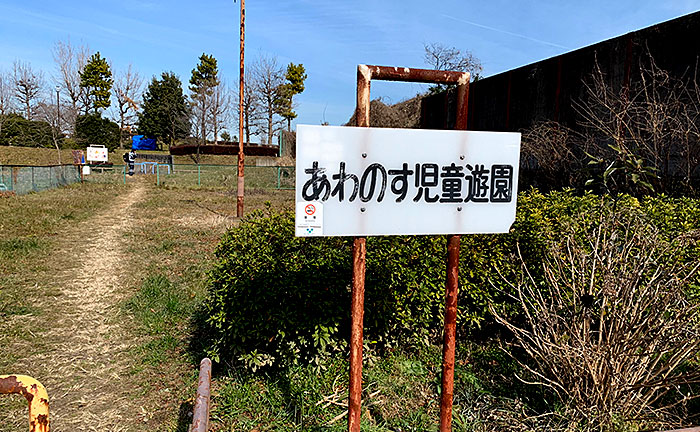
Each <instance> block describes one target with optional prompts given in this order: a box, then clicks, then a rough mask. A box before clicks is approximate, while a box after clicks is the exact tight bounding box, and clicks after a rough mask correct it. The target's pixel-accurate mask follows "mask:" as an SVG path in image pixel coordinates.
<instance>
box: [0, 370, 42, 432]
mask: <svg viewBox="0 0 700 432" xmlns="http://www.w3.org/2000/svg"><path fill="white" fill-rule="evenodd" d="M0 394H21V395H22V396H24V398H25V399H27V403H28V404H29V431H30V432H49V394H48V393H47V392H46V387H44V386H43V385H42V384H41V383H40V382H39V381H37V380H36V379H34V378H32V377H30V376H27V375H0Z"/></svg>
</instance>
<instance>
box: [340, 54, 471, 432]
mask: <svg viewBox="0 0 700 432" xmlns="http://www.w3.org/2000/svg"><path fill="white" fill-rule="evenodd" d="M372 79H378V80H384V81H406V82H422V83H435V84H456V85H457V121H456V124H455V129H459V130H466V129H467V114H468V112H467V102H468V100H469V73H467V72H453V71H438V70H429V69H411V68H401V67H389V66H369V65H358V66H357V108H356V110H355V118H356V124H357V126H358V127H369V102H370V83H371V81H372ZM459 247H460V236H459V235H451V236H448V239H447V283H446V287H445V298H446V300H445V334H444V344H443V363H442V394H441V397H440V432H447V431H451V430H452V396H453V393H454V363H455V360H454V358H455V337H456V336H455V335H456V327H457V294H458V276H459ZM365 255H366V245H365V238H364V237H356V238H355V242H354V244H353V259H352V261H353V284H352V305H351V320H352V322H351V334H350V384H349V397H348V431H350V432H360V412H361V402H362V333H363V322H364V298H365Z"/></svg>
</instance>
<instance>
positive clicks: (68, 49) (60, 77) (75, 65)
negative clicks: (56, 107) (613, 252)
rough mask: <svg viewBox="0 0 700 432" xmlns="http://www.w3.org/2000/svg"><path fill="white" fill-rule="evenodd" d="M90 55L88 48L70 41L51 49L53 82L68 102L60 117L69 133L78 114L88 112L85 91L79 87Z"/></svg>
mask: <svg viewBox="0 0 700 432" xmlns="http://www.w3.org/2000/svg"><path fill="white" fill-rule="evenodd" d="M90 54H91V52H90V48H89V47H87V46H85V45H81V46H78V47H76V46H73V45H72V44H71V42H70V40H68V41H66V42H61V41H58V42H56V44H55V45H54V47H53V59H54V62H55V63H56V69H57V74H56V77H55V81H56V83H57V84H58V85H59V86H60V87H61V90H62V92H63V94H64V96H66V97H67V98H68V100H69V101H70V105H68V108H61V117H62V118H64V119H65V121H66V122H67V123H68V124H69V127H70V129H71V131H74V130H75V120H76V118H77V116H78V114H86V113H87V111H88V110H89V100H88V94H87V89H85V88H83V87H80V74H81V72H82V71H83V68H84V67H85V64H86V63H87V61H88V59H89V58H90Z"/></svg>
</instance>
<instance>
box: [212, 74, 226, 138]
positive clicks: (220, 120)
mask: <svg viewBox="0 0 700 432" xmlns="http://www.w3.org/2000/svg"><path fill="white" fill-rule="evenodd" d="M219 75H221V74H219ZM218 82H219V83H218V84H217V85H216V87H214V89H213V91H212V94H211V98H210V101H209V104H208V111H209V112H208V118H209V123H210V127H211V131H212V133H213V134H214V144H218V143H219V131H220V130H221V129H222V128H223V126H224V124H226V123H227V122H228V114H229V106H230V104H231V100H232V98H231V91H230V90H229V88H228V86H227V85H226V83H225V82H224V81H223V79H222V78H221V76H220V77H219V79H218Z"/></svg>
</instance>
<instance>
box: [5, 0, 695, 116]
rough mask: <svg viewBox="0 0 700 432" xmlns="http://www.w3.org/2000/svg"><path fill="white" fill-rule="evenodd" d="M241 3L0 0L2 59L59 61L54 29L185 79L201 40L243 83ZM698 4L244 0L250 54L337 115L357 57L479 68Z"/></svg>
mask: <svg viewBox="0 0 700 432" xmlns="http://www.w3.org/2000/svg"><path fill="white" fill-rule="evenodd" d="M239 7H240V5H239V4H238V3H234V2H233V1H231V0H229V1H212V0H201V1H182V0H170V1H164V0H163V1H161V0H144V1H137V0H121V1H114V0H92V1H78V0H63V1H60V2H57V1H36V0H25V1H22V2H20V1H8V0H0V70H1V69H4V70H6V71H7V70H9V69H10V68H11V66H12V62H13V61H14V60H15V59H21V60H24V61H29V62H30V63H31V64H32V66H33V67H34V68H36V69H42V70H44V72H45V74H46V75H47V76H50V75H51V74H53V73H54V70H55V65H54V63H53V59H52V56H51V48H52V46H53V45H54V43H55V42H56V41H58V40H62V41H65V40H68V39H69V38H70V40H71V42H72V43H74V44H87V45H89V46H90V48H91V49H92V50H99V51H100V52H101V53H102V55H103V56H105V57H107V58H109V59H110V60H111V62H112V64H113V66H114V68H115V69H123V68H125V67H126V66H128V64H129V63H132V64H133V65H134V67H135V68H136V69H137V70H138V71H139V72H140V73H141V74H142V75H144V76H146V77H148V78H149V79H150V77H151V76H153V75H160V73H161V72H163V71H170V70H171V71H174V72H175V73H176V74H178V75H179V76H180V78H181V79H182V80H183V81H185V82H186V81H187V80H188V79H189V76H190V73H191V70H192V68H193V67H194V66H195V65H196V63H197V58H198V57H199V55H201V54H202V52H206V53H209V54H213V55H214V56H215V57H216V58H217V59H218V61H219V67H220V69H221V71H222V73H223V75H224V77H225V79H226V80H227V81H228V82H229V83H230V84H231V85H234V86H237V85H238V44H239V40H238V19H239ZM698 9H700V0H670V1H646V0H636V1H632V0H613V1H610V0H607V1H598V0H590V1H569V0H560V1H554V0H539V1H530V0H521V1H505V0H489V1H481V0H479V1H476V0H474V1H456V0H448V1H433V2H429V1H417V0H403V1H399V0H384V1H382V0H373V1H370V0H355V1H342V0H286V1H285V0H278V1H270V0H248V1H247V2H246V63H248V62H249V61H253V60H254V59H255V58H256V57H257V56H259V55H268V56H276V57H277V59H278V61H279V63H280V64H281V65H286V64H288V63H289V62H294V63H303V64H304V66H305V67H306V70H307V74H308V76H309V78H308V80H307V82H306V91H305V92H304V93H303V94H301V95H300V96H298V99H297V101H298V104H299V106H298V109H297V112H298V114H299V118H298V121H297V122H298V123H300V124H301V123H303V124H320V123H321V122H323V121H327V122H329V123H330V124H332V125H337V124H342V123H344V122H346V121H347V120H348V118H349V117H350V116H351V115H352V112H353V109H354V106H355V80H356V67H357V65H358V64H360V63H364V64H378V65H387V66H407V67H425V64H424V62H423V45H424V44H425V43H431V42H439V43H442V44H445V45H448V46H455V47H457V48H460V49H468V50H470V51H471V52H472V53H473V54H474V55H475V56H476V57H478V58H479V59H481V61H482V63H483V66H484V74H483V75H484V76H490V75H494V74H497V73H500V72H503V71H506V70H509V69H512V68H515V67H518V66H522V65H525V64H528V63H531V62H534V61H538V60H542V59H545V58H548V57H551V56H554V55H558V54H561V53H564V52H567V51H571V50H573V49H576V48H580V47H583V46H586V45H590V44H592V43H595V42H599V41H602V40H605V39H609V38H611V37H614V36H618V35H621V34H624V33H627V32H629V31H633V30H637V29H640V28H644V27H647V26H649V25H653V24H656V23H659V22H662V21H666V20H669V19H672V18H675V17H678V16H681V15H685V14H688V13H691V12H695V11H696V10H698ZM422 90H423V86H421V85H419V84H407V83H383V82H373V83H372V97H373V98H375V97H378V96H382V97H383V98H384V99H385V101H387V102H398V101H401V100H403V99H406V98H408V97H411V96H414V95H415V94H416V93H418V92H420V91H422Z"/></svg>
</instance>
